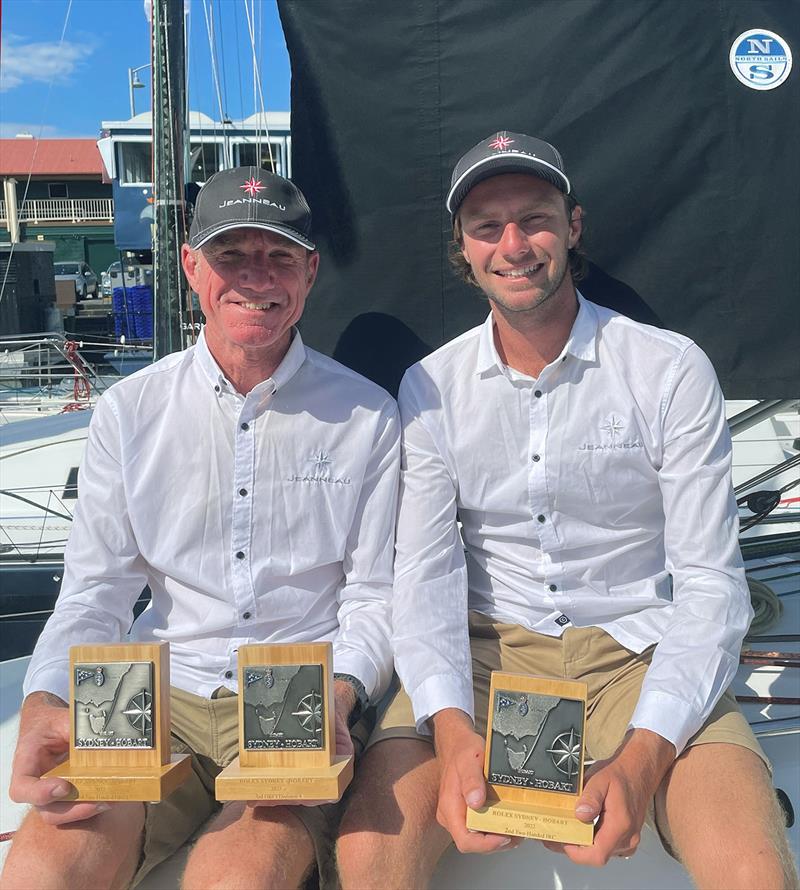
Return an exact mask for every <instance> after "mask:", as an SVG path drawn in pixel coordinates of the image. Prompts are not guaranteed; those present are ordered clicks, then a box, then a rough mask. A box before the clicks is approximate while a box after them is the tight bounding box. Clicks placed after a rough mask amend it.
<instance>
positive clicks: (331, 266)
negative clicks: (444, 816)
mask: <svg viewBox="0 0 800 890" xmlns="http://www.w3.org/2000/svg"><path fill="white" fill-rule="evenodd" d="M279 7H280V13H281V18H282V21H283V25H284V30H285V34H286V40H287V45H288V48H289V54H290V58H291V63H292V159H293V160H292V163H293V176H294V179H295V180H296V181H297V182H298V184H299V185H300V187H301V188H302V189H303V191H304V192H305V194H306V196H307V197H308V199H309V203H310V204H311V207H312V210H313V212H314V219H315V235H316V238H317V241H318V245H319V247H320V251H321V253H322V266H321V273H320V278H319V281H318V284H317V285H316V287H315V290H314V292H313V293H312V295H311V299H310V303H309V306H308V308H307V314H306V317H305V318H304V321H303V324H302V331H303V336H304V338H305V339H306V341H307V342H308V343H309V344H310V345H312V346H314V347H316V348H318V349H321V350H322V351H324V352H327V353H328V354H332V355H334V356H335V357H336V358H338V359H340V360H341V361H343V362H344V363H345V364H348V365H350V366H351V367H354V368H356V369H357V370H359V371H361V372H362V373H365V374H366V375H367V376H369V377H372V378H373V379H375V380H377V381H378V382H380V383H382V384H383V385H384V386H386V387H387V388H388V389H390V390H391V391H395V390H396V387H397V383H398V382H399V378H400V375H401V373H402V371H403V370H404V368H405V367H407V366H408V365H409V364H411V363H412V362H413V361H415V360H416V359H418V358H419V357H421V356H422V355H423V354H425V353H426V352H428V351H430V349H432V348H434V347H436V346H438V345H440V344H441V343H443V342H444V341H446V340H448V339H450V338H452V337H454V336H456V335H457V334H459V333H461V332H462V331H464V330H466V329H467V328H468V327H471V326H473V325H475V324H478V323H480V321H481V320H482V319H483V318H484V317H485V315H486V312H487V305H486V303H485V302H483V301H482V300H481V298H480V297H479V295H478V294H477V292H476V291H474V290H473V289H471V288H469V287H468V286H466V285H463V284H461V283H460V282H458V281H457V280H456V279H455V278H454V276H453V275H452V274H451V273H450V271H449V268H448V263H447V242H448V240H449V220H448V217H447V214H446V211H445V210H444V206H443V205H444V196H445V194H446V191H447V187H448V185H449V177H450V172H451V169H452V166H453V164H454V162H455V161H456V160H457V158H458V157H459V156H460V154H461V153H462V152H463V151H465V150H466V149H467V148H469V147H470V146H472V145H473V144H474V143H475V142H477V141H478V140H479V139H481V138H483V137H484V136H486V135H489V134H490V133H492V132H493V131H495V130H499V129H508V130H514V131H520V132H528V133H532V134H534V135H539V136H542V137H544V138H546V139H548V140H550V141H551V142H553V143H554V144H555V145H556V146H557V147H558V148H559V149H560V150H561V152H562V155H563V156H564V159H565V164H566V168H567V172H568V174H569V176H570V178H571V179H572V182H573V186H574V189H575V191H576V193H577V195H578V197H579V199H580V200H581V203H582V204H583V206H584V209H585V212H586V217H587V222H586V234H585V237H584V243H585V245H586V248H587V253H588V256H589V259H590V260H591V261H592V265H591V269H590V274H589V276H588V278H587V279H586V281H585V282H583V283H582V285H581V289H582V291H583V292H584V293H585V294H586V295H587V296H588V297H589V298H591V299H594V300H596V301H597V302H601V303H605V304H606V305H611V306H613V307H615V308H619V309H621V310H622V311H626V312H628V314H630V315H632V316H634V317H637V318H640V319H642V320H648V321H654V322H656V323H659V324H661V325H663V326H664V327H667V328H671V329H673V330H678V331H681V332H683V333H686V334H688V335H689V336H691V337H692V338H694V339H695V340H696V341H697V342H698V343H699V344H700V345H701V346H702V347H703V348H704V349H705V350H706V351H707V352H708V354H709V355H710V357H711V359H712V361H713V362H714V365H715V367H716V369H717V373H718V374H719V377H720V380H721V382H722V385H723V389H724V390H725V394H726V396H727V397H728V398H787V397H791V396H794V395H796V394H797V392H798V389H800V387H799V386H798V377H799V376H800V358H798V356H800V348H798V344H799V343H800V338H799V337H798V334H799V333H800V308H798V298H799V297H800V266H799V261H800V252H799V250H798V199H800V185H799V183H800V175H799V173H800V170H799V164H798V151H799V150H800V114H798V110H799V108H798V94H799V93H800V87H799V86H798V84H800V70H798V69H800V63H798V65H796V67H795V70H794V71H792V73H791V74H790V76H789V78H788V79H787V80H786V82H784V83H783V84H782V85H780V86H778V87H777V88H776V89H773V90H770V91H756V90H752V89H749V88H748V87H746V86H744V85H743V84H741V83H740V82H739V81H738V80H737V79H736V78H735V77H734V75H733V73H732V71H731V69H730V66H729V62H728V54H729V51H730V47H731V44H732V42H733V41H734V39H735V38H736V37H737V36H738V35H739V34H741V33H742V32H744V31H746V30H749V29H752V28H763V29H768V30H771V31H774V32H777V33H778V34H779V35H780V36H781V37H782V38H783V39H784V42H785V43H787V44H788V45H789V46H790V47H791V48H793V49H795V51H800V4H799V3H798V2H797V0H771V2H767V0H752V2H751V0H729V2H724V0H714V2H708V0H636V2H630V0H569V2H564V0H400V2H390V0H382V2H376V0H336V2H331V0H279Z"/></svg>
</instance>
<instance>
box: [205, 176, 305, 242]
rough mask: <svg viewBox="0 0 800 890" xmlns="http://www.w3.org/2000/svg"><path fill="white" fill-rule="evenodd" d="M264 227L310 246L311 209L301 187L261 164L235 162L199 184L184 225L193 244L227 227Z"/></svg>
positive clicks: (223, 230)
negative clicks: (188, 222)
mask: <svg viewBox="0 0 800 890" xmlns="http://www.w3.org/2000/svg"><path fill="white" fill-rule="evenodd" d="M244 228H255V229H267V230H268V231H270V232H277V234H278V235H283V236H284V237H286V238H289V240H291V241H294V242H296V243H297V244H300V245H302V246H303V247H305V248H306V249H307V250H314V249H315V248H314V242H313V241H312V240H311V211H310V210H309V207H308V203H307V202H306V199H305V197H304V196H303V193H302V192H301V191H300V189H299V188H298V187H297V186H296V185H295V184H294V183H293V182H290V181H289V180H288V179H285V178H284V177H283V176H278V175H277V174H275V173H270V172H269V170H263V169H262V168H261V167H234V168H233V169H231V170H220V171H219V173H215V174H214V175H213V176H212V177H211V178H210V179H209V180H208V182H207V183H206V184H205V185H204V186H203V187H202V188H201V189H200V193H199V194H198V196H197V201H196V202H195V208H194V219H193V220H192V227H191V229H190V230H189V246H190V247H193V248H194V249H197V248H198V247H202V246H203V245H204V244H206V243H207V242H208V241H210V240H211V239H212V238H216V236H217V235H221V234H222V233H223V232H229V231H230V230H231V229H244Z"/></svg>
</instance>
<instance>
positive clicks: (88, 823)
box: [0, 803, 144, 890]
mask: <svg viewBox="0 0 800 890" xmlns="http://www.w3.org/2000/svg"><path fill="white" fill-rule="evenodd" d="M143 827H144V807H143V806H142V805H141V804H133V803H131V804H114V805H113V806H112V807H111V808H110V809H109V810H107V811H106V812H104V813H100V814H99V815H97V816H94V817H93V818H91V819H86V820H84V821H81V822H73V823H69V824H67V825H59V826H56V825H48V824H47V823H45V822H44V821H43V820H42V818H41V816H40V815H39V813H38V812H37V811H36V810H32V811H31V812H30V813H28V815H27V816H26V817H25V820H24V821H23V823H22V825H21V826H20V828H19V830H18V831H17V833H16V835H15V837H14V840H13V842H12V844H11V849H10V850H9V853H8V857H7V859H6V863H5V867H4V868H3V873H2V875H1V876H0V888H2V890H25V888H28V887H30V888H35V890H50V888H53V890H55V888H71V887H92V888H97V890H101V888H116V887H126V886H127V885H128V884H129V883H130V881H131V879H132V878H133V876H134V874H135V873H136V868H137V866H138V862H139V856H140V853H141V848H142V829H143ZM45 851H46V853H45Z"/></svg>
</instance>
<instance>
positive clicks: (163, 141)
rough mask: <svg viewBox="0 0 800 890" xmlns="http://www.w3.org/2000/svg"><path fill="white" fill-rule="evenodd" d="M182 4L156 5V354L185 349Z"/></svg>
mask: <svg viewBox="0 0 800 890" xmlns="http://www.w3.org/2000/svg"><path fill="white" fill-rule="evenodd" d="M183 17H184V13H183V0H153V106H152V107H153V200H154V216H155V225H154V231H153V285H154V294H153V315H154V318H153V353H154V358H155V359H159V358H161V357H163V356H165V355H168V354H169V353H171V352H177V351H178V350H180V349H183V345H184V344H183V336H182V331H183V330H184V329H185V328H184V306H183V283H182V279H181V272H180V251H181V245H182V244H183V242H184V241H185V240H186V212H185V205H184V184H185V169H186V166H185V158H186V153H187V149H188V133H187V130H186V75H185V72H186V65H185V59H186V45H185V38H184V22H183Z"/></svg>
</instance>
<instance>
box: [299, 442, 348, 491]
mask: <svg viewBox="0 0 800 890" xmlns="http://www.w3.org/2000/svg"><path fill="white" fill-rule="evenodd" d="M306 463H307V464H311V467H312V468H311V471H310V472H308V473H305V474H304V475H302V476H301V475H298V474H297V473H295V474H294V475H293V476H289V479H288V481H289V482H304V483H306V484H311V485H350V477H349V476H337V475H336V474H335V473H334V472H333V470H332V466H333V458H332V457H331V455H330V454H328V452H327V451H323V450H322V449H320V450H319V451H316V452H312V453H311V456H310V457H308V458H307V459H306Z"/></svg>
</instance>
